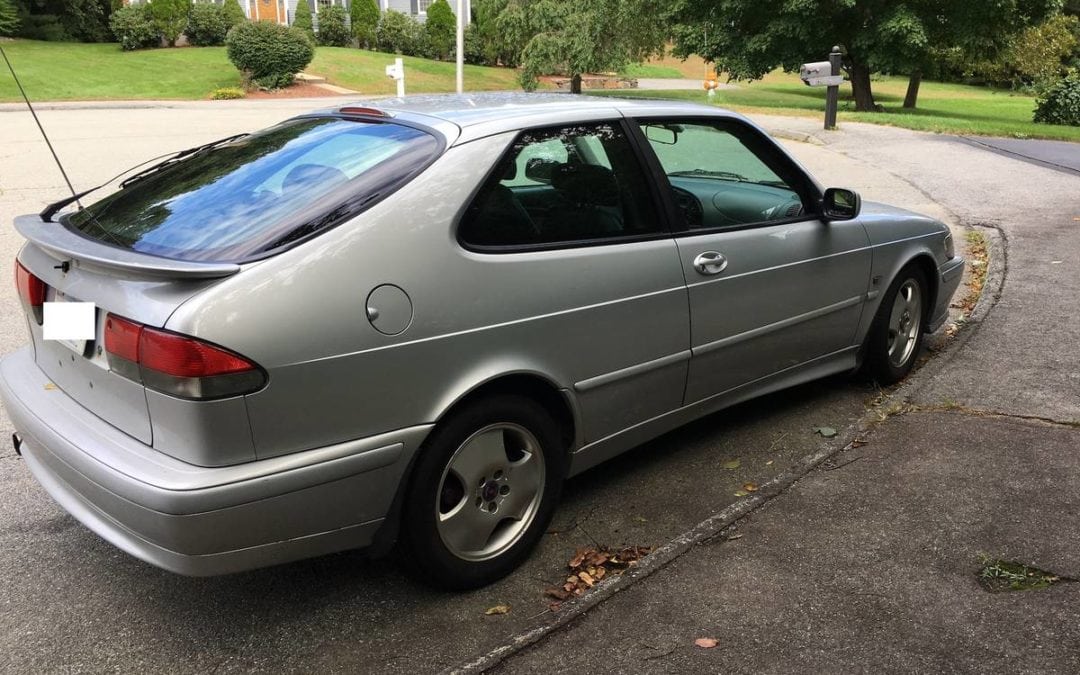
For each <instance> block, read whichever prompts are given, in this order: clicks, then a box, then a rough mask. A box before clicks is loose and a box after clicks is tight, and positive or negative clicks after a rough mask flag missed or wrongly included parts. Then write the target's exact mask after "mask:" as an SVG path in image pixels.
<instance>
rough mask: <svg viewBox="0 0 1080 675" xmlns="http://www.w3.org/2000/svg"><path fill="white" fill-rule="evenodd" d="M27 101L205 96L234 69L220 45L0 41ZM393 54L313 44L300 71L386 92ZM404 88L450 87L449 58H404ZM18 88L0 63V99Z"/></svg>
mask: <svg viewBox="0 0 1080 675" xmlns="http://www.w3.org/2000/svg"><path fill="white" fill-rule="evenodd" d="M4 51H6V52H7V54H8V58H10V59H11V63H12V65H13V66H14V67H15V72H16V73H18V75H19V79H20V80H21V81H22V83H23V86H24V87H25V88H26V93H27V94H28V95H29V96H30V100H31V101H90V100H138V99H188V100H190V99H206V98H209V96H210V92H212V91H213V90H215V89H217V88H219V87H236V86H239V85H240V73H239V72H238V71H237V70H236V68H235V67H234V66H233V65H232V64H231V63H230V62H229V59H228V58H227V57H226V56H225V48H224V47H183V48H177V49H145V50H139V51H134V52H125V51H121V50H120V47H119V46H118V45H115V44H81V43H66V42H34V41H30V40H15V41H12V42H5V43H4ZM393 60H394V55H392V54H379V53H376V52H368V51H362V50H359V49H347V48H342V47H319V48H318V49H317V50H316V51H315V60H314V61H312V63H311V65H310V66H309V67H308V68H307V72H309V73H315V74H318V75H323V76H324V77H326V78H327V80H328V81H329V82H331V83H332V84H337V85H340V86H342V87H347V88H349V89H355V90H357V91H359V92H361V93H362V94H366V95H377V94H391V93H394V92H395V91H396V87H395V84H394V82H392V81H391V80H389V79H387V78H386V75H385V67H386V66H387V65H388V64H390V63H393ZM515 77H516V73H515V71H513V70H510V69H506V68H484V67H481V66H466V67H465V87H466V89H470V90H493V89H516V88H518V87H517V82H516V79H515ZM405 84H406V91H407V92H409V93H414V94H416V93H432V92H443V91H453V90H454V84H455V83H454V64H453V63H443V62H438V61H428V60H426V59H416V58H410V57H406V58H405ZM18 100H21V99H20V97H19V91H18V89H17V88H16V87H15V81H14V80H13V79H12V78H11V74H10V73H8V72H7V69H6V68H3V69H0V101H18Z"/></svg>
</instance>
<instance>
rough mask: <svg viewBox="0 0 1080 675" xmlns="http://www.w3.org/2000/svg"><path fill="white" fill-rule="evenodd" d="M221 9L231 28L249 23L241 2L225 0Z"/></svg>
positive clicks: (238, 0)
mask: <svg viewBox="0 0 1080 675" xmlns="http://www.w3.org/2000/svg"><path fill="white" fill-rule="evenodd" d="M221 9H222V11H223V12H224V13H225V22H226V23H228V24H229V28H232V27H233V26H237V25H240V24H242V23H244V22H245V21H247V15H246V14H244V9H243V8H242V7H241V6H240V0H225V4H223V5H222V6H221Z"/></svg>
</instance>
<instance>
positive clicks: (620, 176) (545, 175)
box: [459, 122, 663, 247]
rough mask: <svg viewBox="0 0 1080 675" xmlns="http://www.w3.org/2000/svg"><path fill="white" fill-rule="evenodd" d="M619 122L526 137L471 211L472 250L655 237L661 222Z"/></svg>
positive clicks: (464, 229)
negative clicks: (478, 247)
mask: <svg viewBox="0 0 1080 675" xmlns="http://www.w3.org/2000/svg"><path fill="white" fill-rule="evenodd" d="M651 194H652V193H651V192H650V189H649V185H648V183H647V181H646V178H645V174H644V172H643V171H642V169H641V166H640V164H639V162H638V159H637V156H636V155H635V153H634V151H633V148H632V146H631V145H630V142H629V140H628V138H627V136H626V133H625V132H624V131H623V128H622V125H621V124H620V123H618V122H603V123H596V124H586V125H574V126H565V127H555V128H546V129H533V130H529V131H526V132H524V133H522V134H521V135H520V136H518V138H517V139H516V140H515V141H514V143H513V145H512V146H511V147H510V150H509V151H508V152H507V153H506V154H505V155H504V156H503V158H502V159H501V160H500V161H499V163H498V165H497V166H496V168H495V170H494V172H493V173H492V175H491V177H490V178H489V179H488V181H487V183H486V184H485V185H484V186H483V188H481V190H480V192H479V193H478V194H477V197H476V199H475V200H474V201H473V203H472V204H471V205H470V206H469V208H468V209H467V210H466V213H465V217H464V218H463V220H462V224H461V228H460V231H459V232H460V239H461V241H462V242H463V243H464V244H466V245H469V246H481V247H485V246H498V247H530V246H551V245H558V246H565V245H573V244H575V243H595V242H596V241H598V240H612V241H624V240H626V239H630V238H641V237H649V236H652V235H656V234H658V233H660V232H661V231H662V229H663V228H662V226H661V223H660V220H659V219H658V218H657V215H656V210H655V208H654V206H653V200H652V196H651Z"/></svg>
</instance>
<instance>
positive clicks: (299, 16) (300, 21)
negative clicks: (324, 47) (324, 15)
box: [292, 0, 315, 43]
mask: <svg viewBox="0 0 1080 675" xmlns="http://www.w3.org/2000/svg"><path fill="white" fill-rule="evenodd" d="M292 25H293V27H294V28H299V29H300V30H302V31H304V32H305V33H307V34H308V35H309V36H311V41H312V43H314V42H315V27H314V25H313V24H312V21H311V5H309V4H308V0H299V1H298V2H297V3H296V14H295V15H294V16H293V22H292Z"/></svg>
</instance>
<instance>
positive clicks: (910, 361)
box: [865, 266, 927, 384]
mask: <svg viewBox="0 0 1080 675" xmlns="http://www.w3.org/2000/svg"><path fill="white" fill-rule="evenodd" d="M926 289H927V284H926V278H925V276H924V274H923V272H922V271H921V270H920V269H919V268H917V267H915V266H909V267H906V268H904V269H903V270H901V271H900V274H898V275H897V277H896V279H894V280H893V283H892V285H890V286H889V290H888V291H886V292H885V297H884V298H883V299H882V302H881V305H880V306H879V307H878V311H877V314H876V315H875V316H874V323H873V325H872V326H871V327H870V333H869V335H868V336H867V338H866V354H865V358H866V361H865V363H866V366H867V369H868V370H869V371H870V374H871V375H873V376H874V379H876V380H877V381H878V382H880V383H881V384H892V383H894V382H898V381H899V380H902V379H904V377H906V376H907V374H908V373H910V372H911V369H912V368H913V367H914V366H915V361H916V360H917V359H918V356H919V349H920V348H921V347H922V339H923V319H924V318H925V315H926V298H927V294H926Z"/></svg>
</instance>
